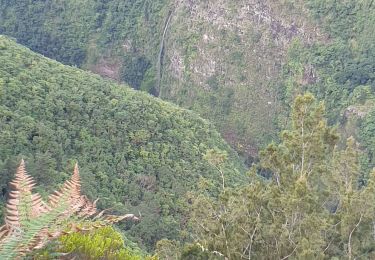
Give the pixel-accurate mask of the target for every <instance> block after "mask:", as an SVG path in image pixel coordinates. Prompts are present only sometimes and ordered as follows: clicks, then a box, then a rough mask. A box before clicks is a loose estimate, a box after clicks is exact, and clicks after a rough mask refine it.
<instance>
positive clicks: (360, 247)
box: [159, 94, 375, 259]
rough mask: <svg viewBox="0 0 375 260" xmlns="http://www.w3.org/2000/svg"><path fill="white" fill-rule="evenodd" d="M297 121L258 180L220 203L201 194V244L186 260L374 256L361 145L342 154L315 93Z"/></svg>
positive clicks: (197, 219)
mask: <svg viewBox="0 0 375 260" xmlns="http://www.w3.org/2000/svg"><path fill="white" fill-rule="evenodd" d="M291 121H292V122H291V126H290V129H289V130H285V131H283V132H282V133H281V137H280V139H281V142H280V144H278V145H276V144H274V143H273V144H270V145H269V146H268V147H267V148H266V149H265V150H264V151H263V152H262V153H261V154H260V163H259V164H258V165H257V166H255V167H253V168H252V170H251V171H250V175H251V176H252V182H251V183H249V184H247V185H246V186H245V187H241V188H237V189H225V190H224V191H223V192H222V193H221V195H220V196H219V197H218V198H212V197H209V196H206V195H204V193H203V192H202V193H201V195H199V196H197V198H196V199H195V200H194V203H193V208H192V217H191V225H192V229H193V234H192V237H193V238H194V239H195V241H194V242H195V243H194V244H190V245H188V244H187V245H186V246H185V247H179V248H177V249H175V250H178V251H179V252H181V254H182V255H184V256H185V257H187V258H186V259H200V258H199V257H201V255H202V256H203V255H205V256H203V257H202V259H210V258H212V259H221V258H223V259H250V258H254V259H286V258H292V259H355V258H361V257H363V258H366V259H371V258H373V257H374V252H375V242H374V239H373V226H372V225H373V223H374V222H373V221H374V213H375V206H374V203H373V202H374V199H375V193H374V189H375V182H374V181H375V175H374V172H372V174H370V175H369V179H368V182H367V185H366V186H362V185H361V184H360V180H361V174H360V166H359V150H358V148H357V147H356V142H355V141H354V139H353V138H349V139H348V141H347V145H346V149H345V150H338V149H337V146H336V144H337V142H338V138H337V134H336V133H335V131H334V129H332V128H331V127H329V126H328V125H327V123H326V120H325V118H324V106H323V105H322V104H317V103H316V101H315V99H314V98H313V96H312V95H311V94H305V95H303V96H297V98H296V100H295V102H294V106H293V110H292V113H291ZM257 173H259V174H257ZM167 248H169V249H170V250H171V247H167ZM159 250H161V249H160V248H159ZM171 251H173V250H171ZM189 257H190V258H189Z"/></svg>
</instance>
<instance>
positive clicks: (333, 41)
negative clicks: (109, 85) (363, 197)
mask: <svg viewBox="0 0 375 260" xmlns="http://www.w3.org/2000/svg"><path fill="white" fill-rule="evenodd" d="M238 7H241V8H238ZM374 12H375V7H374V4H373V3H372V1H371V0H364V1H355V0H348V1H334V0H328V1H324V0H318V1H315V0H288V1H270V0H267V1H263V2H262V3H259V2H258V3H256V2H254V3H251V4H250V5H249V3H248V1H244V0H236V1H227V0H221V1H220V4H213V3H211V2H202V3H199V2H194V3H193V2H189V1H187V2H184V3H180V2H178V1H170V0H157V1H150V0H136V1H129V0H127V1H119V0H109V1H86V0H79V1H48V2H45V1H32V2H30V1H26V0H20V1H16V2H12V3H11V2H9V1H5V0H3V1H0V33H4V34H7V35H10V36H12V37H15V38H16V39H17V40H18V41H19V42H20V43H22V44H25V45H26V46H28V47H30V48H31V49H33V50H36V51H38V52H40V53H42V54H44V55H46V56H48V57H51V58H53V59H57V60H58V61H61V62H64V63H66V64H74V65H78V66H81V67H83V68H86V69H90V70H92V71H94V72H97V73H99V74H102V75H106V76H109V77H112V78H115V79H117V80H122V81H125V82H127V83H128V84H130V85H131V86H132V87H133V88H136V89H142V90H144V91H147V92H149V93H153V94H155V95H158V94H160V96H161V97H162V98H164V99H166V100H171V101H173V102H175V103H177V104H179V105H181V106H183V107H186V108H189V109H192V110H194V111H196V112H198V113H199V114H200V115H202V116H203V117H205V118H209V119H210V120H211V121H212V122H213V123H214V124H215V126H216V127H217V128H218V130H219V131H220V132H221V133H222V134H223V136H224V137H225V139H226V140H227V141H228V142H229V143H230V144H231V145H232V147H233V148H234V149H236V150H237V151H239V152H241V153H242V154H243V155H245V156H250V159H251V160H253V159H254V158H255V157H257V150H258V148H259V147H262V146H264V145H265V144H266V143H267V142H269V141H270V140H272V139H275V138H277V135H276V133H277V131H278V130H277V129H280V128H282V127H284V126H285V122H286V121H285V118H286V117H285V115H287V114H288V112H289V109H290V107H289V105H288V104H290V102H291V100H293V98H294V96H295V95H296V93H302V92H303V91H306V90H309V91H311V92H312V93H314V94H315V95H316V96H317V97H318V98H319V99H321V100H325V101H326V106H327V111H328V118H329V120H330V122H339V121H340V122H342V117H341V116H340V115H341V114H344V112H345V110H346V109H347V108H348V106H351V105H356V104H353V103H352V96H353V93H354V92H353V91H354V90H355V89H356V88H358V87H360V88H361V87H363V86H370V88H371V92H373V88H374V87H373V85H374V78H375V75H374V71H375V69H374V57H375V51H374V49H375V46H374V42H375V39H374V35H375V34H374V32H373V30H374V29H373V28H374V27H375V26H374V24H375V21H374V17H375V15H374ZM39 14H43V15H39ZM169 16H171V20H170V23H168V25H169V26H168V27H167V28H165V25H166V24H167V21H168V17H169ZM230 21H234V22H233V23H232V22H230ZM164 28H165V29H166V31H165V32H166V33H165V35H164V34H163V32H164ZM163 35H164V36H165V39H162V38H163ZM163 40H164V41H165V44H164V45H162V44H161V43H162V42H163ZM162 46H163V47H164V48H161V47H162ZM367 120H370V119H367ZM360 124H361V122H358V125H360ZM360 127H362V126H360ZM264 129H267V131H264ZM357 129H359V128H357ZM365 135H366V136H369V135H371V134H369V133H367V134H362V135H361V136H359V135H358V136H357V137H358V139H359V140H360V141H361V143H364V144H367V143H369V142H371V141H370V140H369V138H368V137H366V138H364V136H365ZM371 138H372V137H371ZM371 138H370V139H371ZM366 149H370V148H369V147H368V146H366ZM370 157H371V156H370ZM369 160H372V159H371V158H370V159H369ZM249 163H251V161H249ZM369 164H370V165H373V162H372V161H371V162H369Z"/></svg>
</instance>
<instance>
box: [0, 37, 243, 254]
mask: <svg viewBox="0 0 375 260" xmlns="http://www.w3.org/2000/svg"><path fill="white" fill-rule="evenodd" d="M0 45H1V46H3V48H2V49H1V50H0V78H1V79H2V83H1V91H0V93H1V95H0V100H1V106H0V146H1V147H2V148H1V150H0V158H1V161H0V172H1V181H0V183H1V184H2V186H1V188H2V189H3V190H4V191H5V192H6V191H7V187H6V186H5V183H6V182H8V181H9V178H10V176H12V175H11V174H13V172H14V169H15V162H16V161H18V160H19V157H21V156H23V157H24V158H25V159H26V160H27V161H28V162H30V163H29V164H30V166H31V167H30V173H31V174H32V175H33V176H35V178H36V180H37V181H38V182H39V183H40V184H41V185H43V187H44V188H45V189H46V191H50V190H52V189H54V188H56V186H57V180H64V179H66V177H67V175H66V172H70V171H71V169H72V167H73V162H74V160H75V159H77V160H78V162H79V164H80V165H81V167H82V169H83V171H82V172H81V176H82V180H83V192H84V193H85V194H87V195H88V196H89V197H90V198H94V199H95V198H97V197H100V201H99V206H100V207H102V208H110V207H113V211H114V212H116V213H122V212H127V213H128V212H132V213H134V214H137V215H138V214H139V213H140V214H141V215H142V221H141V222H140V223H139V224H137V225H132V224H127V225H125V226H122V228H123V229H126V230H128V231H129V232H128V237H129V238H130V239H133V240H136V241H138V242H140V243H141V245H142V246H146V247H147V248H148V249H151V248H152V247H153V246H154V244H155V243H156V241H158V240H160V239H162V238H169V239H178V236H179V231H180V230H183V229H184V228H185V227H184V221H183V219H184V215H185V214H186V212H185V209H184V208H185V204H186V202H185V198H184V195H185V193H186V192H187V191H190V190H194V189H195V187H196V185H197V182H198V180H199V179H200V178H201V177H204V178H207V179H209V180H211V181H212V182H213V183H215V184H217V186H219V185H220V183H221V178H220V176H219V175H218V174H217V170H216V168H215V167H214V166H212V165H210V164H209V163H208V162H207V161H206V160H204V159H203V154H205V153H206V151H207V150H209V149H214V148H218V149H220V150H223V151H226V152H227V154H228V161H226V162H225V167H224V168H223V169H224V171H225V174H226V175H227V176H228V179H227V180H226V181H227V185H233V183H234V181H235V180H238V179H244V176H242V172H243V171H244V167H243V165H242V163H241V162H240V161H239V159H238V157H237V155H236V154H235V153H234V152H233V151H232V150H231V149H230V147H229V146H228V145H227V144H226V143H225V142H224V141H223V140H222V138H221V137H220V135H219V134H218V133H217V132H216V131H215V130H214V128H213V127H212V125H210V124H209V123H207V122H206V121H204V120H202V119H201V118H200V117H198V116H197V115H195V114H194V113H192V112H189V111H187V110H183V109H179V108H177V107H176V106H173V105H171V104H169V103H166V102H163V101H160V100H158V99H155V98H152V97H151V96H150V95H148V94H145V93H139V92H136V91H133V90H131V89H129V88H128V87H127V86H124V85H117V84H114V83H112V82H110V81H106V80H103V79H101V78H100V77H98V76H95V75H93V74H90V73H86V72H83V71H80V70H78V69H75V68H71V67H68V66H64V65H61V64H59V63H57V62H53V61H51V60H48V59H46V58H44V57H42V56H41V55H37V54H34V53H32V52H30V51H29V50H28V49H26V48H23V47H21V46H19V45H16V44H15V43H14V42H13V41H11V40H9V39H7V38H6V37H3V36H1V37H0Z"/></svg>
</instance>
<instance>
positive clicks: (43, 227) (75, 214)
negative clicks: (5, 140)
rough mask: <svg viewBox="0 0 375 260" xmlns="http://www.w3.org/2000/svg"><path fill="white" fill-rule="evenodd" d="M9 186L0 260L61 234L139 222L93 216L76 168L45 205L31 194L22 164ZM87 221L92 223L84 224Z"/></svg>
mask: <svg viewBox="0 0 375 260" xmlns="http://www.w3.org/2000/svg"><path fill="white" fill-rule="evenodd" d="M9 186H10V188H11V191H10V193H9V199H8V201H7V205H6V216H5V225H4V226H2V227H0V259H14V258H16V257H17V256H18V257H20V256H24V255H25V254H27V253H28V252H30V251H32V250H34V249H40V248H42V247H43V246H45V245H46V243H48V242H49V241H51V240H53V239H56V238H58V237H60V236H61V235H64V234H70V233H72V232H87V231H90V230H92V229H96V228H100V227H103V226H106V225H110V224H113V223H116V222H119V221H122V220H139V219H138V218H137V217H136V216H135V215H133V214H127V215H124V216H114V215H108V216H104V217H103V214H104V211H102V212H100V213H99V214H97V208H96V203H97V200H95V201H94V202H91V201H90V200H89V199H88V198H87V197H86V196H85V195H81V181H80V175H79V169H78V165H77V164H76V165H75V167H74V171H73V174H72V176H71V178H70V179H69V180H67V181H65V183H64V184H63V185H62V187H61V188H60V189H59V190H58V191H54V192H53V194H51V195H50V196H49V201H48V203H45V202H44V201H43V200H42V197H41V196H40V195H39V194H38V193H32V189H33V187H34V186H35V182H34V180H33V178H32V177H31V176H29V175H28V174H27V172H26V170H25V162H24V161H23V160H21V163H20V165H19V167H18V169H17V172H16V175H15V178H14V180H13V181H12V182H10V185H9ZM95 215H96V216H95ZM91 217H93V220H87V219H88V218H91Z"/></svg>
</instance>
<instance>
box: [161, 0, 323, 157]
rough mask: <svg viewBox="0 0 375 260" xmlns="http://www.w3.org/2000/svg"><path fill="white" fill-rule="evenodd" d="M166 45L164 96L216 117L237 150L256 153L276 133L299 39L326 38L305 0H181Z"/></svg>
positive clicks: (249, 153) (213, 117)
mask: <svg viewBox="0 0 375 260" xmlns="http://www.w3.org/2000/svg"><path fill="white" fill-rule="evenodd" d="M172 6H173V7H172V8H173V14H172V19H171V24H170V29H169V32H168V34H167V43H166V45H165V56H164V63H163V65H164V70H163V77H162V84H161V85H160V91H159V92H160V96H161V97H162V98H164V99H167V100H172V101H174V102H176V103H178V104H179V105H182V106H184V107H187V108H191V109H193V110H195V111H197V112H199V113H200V114H201V115H202V116H203V117H206V118H209V119H211V120H212V121H213V122H214V123H215V124H216V125H217V127H218V128H219V129H220V131H221V132H222V134H223V135H224V137H225V138H226V139H227V141H229V142H230V143H231V144H232V145H233V146H234V147H235V148H236V149H237V150H239V151H242V152H244V153H246V154H248V155H251V156H255V154H256V150H257V148H258V147H259V146H260V145H262V144H263V143H264V142H265V141H267V140H269V139H270V138H271V137H273V135H274V133H275V129H276V127H277V121H278V115H279V114H280V113H282V112H283V106H282V104H281V103H280V92H281V91H280V90H281V89H282V88H283V86H282V84H281V82H280V81H281V80H280V76H281V73H282V66H283V64H284V63H285V62H286V61H285V57H286V54H287V50H288V48H289V46H290V45H291V43H292V42H293V41H294V40H295V39H299V40H300V41H302V42H304V43H306V44H308V43H312V42H313V41H316V40H318V39H319V38H320V37H321V36H320V35H319V32H318V30H317V28H316V26H314V25H313V23H312V22H309V18H308V14H307V11H306V10H305V8H304V5H303V4H302V2H301V1H295V3H294V4H291V3H290V2H288V1H256V0H252V1H242V0H237V1H228V0H210V1H196V0H189V1H182V0H176V1H174V3H173V4H172Z"/></svg>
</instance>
